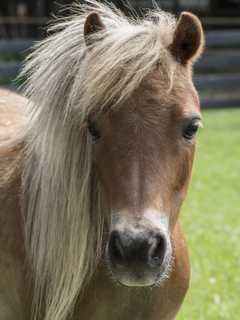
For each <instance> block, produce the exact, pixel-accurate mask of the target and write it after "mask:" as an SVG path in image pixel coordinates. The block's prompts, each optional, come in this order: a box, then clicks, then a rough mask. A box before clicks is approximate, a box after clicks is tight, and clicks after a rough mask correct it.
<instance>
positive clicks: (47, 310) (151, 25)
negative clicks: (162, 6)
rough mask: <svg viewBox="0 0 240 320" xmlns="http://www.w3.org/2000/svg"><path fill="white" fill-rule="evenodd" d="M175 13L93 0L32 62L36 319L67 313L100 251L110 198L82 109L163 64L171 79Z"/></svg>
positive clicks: (29, 213) (27, 205)
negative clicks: (89, 36) (87, 26)
mask: <svg viewBox="0 0 240 320" xmlns="http://www.w3.org/2000/svg"><path fill="white" fill-rule="evenodd" d="M92 11H95V12H98V13H99V14H100V15H101V17H102V19H103V21H104V24H105V25H106V31H102V32H98V33H97V34H95V35H94V42H93V43H94V44H93V45H92V46H91V47H90V48H87V47H86V44H85V41H84V36H83V28H84V22H85V20H86V17H87V15H88V14H89V13H90V12H92ZM175 27H176V22H175V18H174V17H172V16H171V15H169V14H166V13H164V12H162V11H160V10H158V9H157V10H155V11H154V12H152V13H149V14H148V16H146V17H145V19H144V20H142V21H140V20H139V19H138V18H137V19H135V20H132V19H130V18H127V17H125V16H124V15H123V14H122V13H121V12H119V11H118V10H117V9H116V8H115V7H114V6H112V5H107V4H100V3H98V2H96V1H87V2H86V3H85V4H84V5H75V6H74V8H73V15H72V17H71V18H67V19H60V20H59V21H58V22H57V23H56V24H54V25H53V26H51V27H50V29H49V32H50V33H51V35H50V36H49V37H48V38H47V39H46V40H44V41H42V42H40V43H39V44H38V45H37V46H36V48H35V50H34V51H33V53H32V54H31V55H30V57H29V58H28V61H27V62H26V65H25V68H24V71H23V76H24V77H25V78H27V81H26V84H25V87H26V90H25V95H26V96H27V97H28V98H29V100H30V101H31V103H30V104H29V114H28V128H27V138H26V149H25V154H26V159H25V170H24V173H23V199H24V203H23V211H24V214H26V216H25V224H26V230H25V231H26V248H27V250H28V252H29V256H30V257H31V262H32V265H33V272H34V301H33V305H34V306H33V308H34V314H35V318H36V319H45V320H65V319H67V318H68V317H69V316H70V315H71V312H72V311H73V309H74V305H75V303H76V300H77V298H78V296H79V294H80V292H81V291H82V290H83V288H84V286H85V284H86V283H87V281H88V280H89V278H90V277H91V275H92V273H93V271H94V269H95V268H96V265H97V262H98V260H99V257H100V256H101V254H102V247H103V245H102V241H103V229H104V224H105V219H104V216H106V214H107V206H106V203H105V201H104V197H103V192H102V190H101V186H100V185H99V183H98V180H97V177H96V174H95V171H94V166H93V162H92V140H91V137H90V136H89V133H88V130H87V126H86V118H87V116H88V115H89V114H90V113H91V112H93V111H94V112H100V111H102V110H104V109H105V108H107V107H108V106H111V107H115V106H118V105H120V104H122V103H124V101H125V99H126V98H127V97H129V96H130V95H131V94H132V93H133V92H134V90H135V89H136V88H137V87H138V86H139V84H140V83H141V82H142V81H143V79H144V78H145V77H146V76H147V75H148V74H149V72H150V71H151V70H152V69H153V68H154V67H155V66H156V64H158V65H159V64H160V65H161V68H159V70H160V72H161V71H162V74H163V77H164V78H165V79H169V78H170V75H171V74H172V72H173V70H172V66H173V65H174V62H173V59H172V58H171V56H170V54H169V53H168V50H167V49H166V48H167V47H168V46H169V45H170V43H171V41H172V39H173V33H174V30H175Z"/></svg>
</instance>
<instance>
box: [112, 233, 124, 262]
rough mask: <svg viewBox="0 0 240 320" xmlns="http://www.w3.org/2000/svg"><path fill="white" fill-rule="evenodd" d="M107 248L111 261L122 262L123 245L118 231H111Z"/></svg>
mask: <svg viewBox="0 0 240 320" xmlns="http://www.w3.org/2000/svg"><path fill="white" fill-rule="evenodd" d="M108 250H109V256H110V259H111V261H112V262H114V263H115V264H123V263H124V260H125V257H124V252H123V245H122V242H121V237H120V234H119V232H118V231H113V232H112V233H111V236H110V240H109V245H108Z"/></svg>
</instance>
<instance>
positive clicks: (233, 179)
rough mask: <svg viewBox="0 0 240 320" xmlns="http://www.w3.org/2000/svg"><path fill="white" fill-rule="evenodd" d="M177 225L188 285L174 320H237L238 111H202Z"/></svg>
mask: <svg viewBox="0 0 240 320" xmlns="http://www.w3.org/2000/svg"><path fill="white" fill-rule="evenodd" d="M203 117H204V129H203V130H202V131H201V132H200V134H199V142H198V151H197V157H196V162H195V167H194V174H193V180H192V185H191V188H190V192H189V194H188V199H187V201H186V203H185V205H184V208H183V210H182V220H183V224H184V228H185V234H186V236H187V239H188V244H189V249H190V257H191V265H192V281H191V288H190V290H189V292H188V295H187V297H186V300H185V303H184V305H183V308H182V310H181V312H180V314H179V316H178V318H177V319H178V320H220V319H224V320H228V319H229V320H238V319H240V109H239V110H237V109H235V110H224V111H222V110H220V111H205V112H204V113H203Z"/></svg>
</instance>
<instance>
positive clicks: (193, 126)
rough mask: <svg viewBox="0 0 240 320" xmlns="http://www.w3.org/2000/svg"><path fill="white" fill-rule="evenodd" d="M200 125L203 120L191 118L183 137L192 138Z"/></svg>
mask: <svg viewBox="0 0 240 320" xmlns="http://www.w3.org/2000/svg"><path fill="white" fill-rule="evenodd" d="M200 127H201V122H200V120H199V119H193V120H191V122H190V123H189V124H188V125H187V126H186V127H185V128H184V130H183V137H184V138H185V139H186V140H192V139H193V137H194V136H195V135H196V133H197V131H198V129H199V128H200Z"/></svg>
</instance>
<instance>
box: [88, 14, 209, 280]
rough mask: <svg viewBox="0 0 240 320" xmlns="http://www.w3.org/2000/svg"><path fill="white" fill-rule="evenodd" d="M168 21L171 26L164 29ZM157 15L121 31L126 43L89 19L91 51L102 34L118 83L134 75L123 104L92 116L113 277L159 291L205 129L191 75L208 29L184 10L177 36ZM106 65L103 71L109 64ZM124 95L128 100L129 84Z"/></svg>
mask: <svg viewBox="0 0 240 320" xmlns="http://www.w3.org/2000/svg"><path fill="white" fill-rule="evenodd" d="M163 17H164V18H165V19H166V18H167V19H166V20H165V23H166V24H167V25H166V24H165V25H158V21H160V20H161V19H162V18H163ZM155 18H158V19H156V20H155V21H156V22H155V23H154V22H152V23H151V22H150V21H148V22H147V23H146V24H145V25H144V26H143V25H136V26H128V27H129V30H128V29H127V27H126V26H124V27H122V28H119V30H117V31H116V32H117V33H119V44H118V41H116V40H117V39H116V38H115V35H114V37H113V35H112V34H108V29H107V26H105V25H104V22H103V21H102V19H101V17H100V16H99V15H98V14H97V13H91V14H90V15H89V16H88V17H87V20H86V22H85V39H86V44H87V45H89V52H88V54H89V55H90V56H91V55H92V56H93V57H95V56H96V57H98V52H99V50H101V49H100V48H101V44H100V43H96V44H95V46H94V41H95V39H94V34H95V33H96V32H102V36H103V41H104V37H106V39H108V38H109V40H108V46H107V47H106V48H105V50H106V52H108V54H106V57H104V58H105V59H106V67H107V64H108V62H109V60H111V68H113V66H114V68H116V70H118V78H116V79H114V80H113V82H112V85H113V86H114V85H116V86H117V85H118V81H119V82H121V81H123V80H122V78H121V73H122V74H125V73H126V74H127V73H128V72H129V74H131V78H129V79H128V80H127V81H126V87H128V86H129V85H130V84H131V86H133V87H134V89H133V90H131V93H130V94H128V96H126V97H124V98H123V99H122V101H118V103H117V107H116V104H114V108H113V107H112V106H111V104H110V105H109V106H108V107H107V110H105V112H101V113H100V114H99V113H98V111H97V110H92V113H90V114H89V117H88V129H89V132H90V134H91V136H92V139H93V154H94V158H93V162H94V166H95V167H96V170H97V174H98V177H99V180H100V181H101V184H102V186H103V188H104V190H105V194H106V198H107V202H108V205H109V207H110V213H109V215H110V232H109V238H108V244H107V249H106V256H107V262H108V266H109V268H110V271H111V273H112V275H113V277H114V278H115V279H116V280H117V281H119V282H120V283H121V284H124V285H126V286H152V285H156V284H159V283H161V282H162V280H164V279H165V278H166V277H167V276H168V272H169V270H170V266H171V261H172V252H173V248H172V244H171V234H172V231H173V229H174V226H175V224H176V221H177V219H178V214H179V210H180V206H181V204H182V201H183V199H184V198H185V195H186V190H187V185H188V182H189V178H190V175H191V169H192V162H193V156H194V145H195V135H196V132H197V130H198V128H199V126H200V125H201V116H200V111H199V110H200V108H199V100H198V95H197V93H196V90H195V88H194V86H193V84H192V80H191V72H190V67H191V62H192V61H193V60H194V59H195V58H196V57H197V56H198V55H199V53H200V51H201V48H202V42H203V37H202V28H201V24H200V22H199V20H198V19H197V18H196V17H195V16H193V15H192V14H190V13H182V14H181V16H180V18H179V20H178V22H177V24H176V26H174V24H172V25H171V32H170V30H169V29H167V28H169V27H170V25H169V23H173V20H172V18H171V17H169V16H168V17H166V15H165V14H163V13H160V14H159V15H158V14H156V15H155ZM132 29H133V30H134V32H133V30H132ZM161 29H162V30H161ZM131 31H132V32H131ZM128 32H129V33H128ZM164 32H166V34H165V35H164ZM164 36H165V37H164ZM122 39H124V40H125V41H122V43H121V40H122ZM98 41H100V42H101V39H100V40H99V39H98ZM112 50H114V51H113V52H112ZM117 53H118V54H117ZM99 56H101V55H99ZM99 63H100V65H101V63H102V65H101V66H102V67H103V66H104V61H101V60H100V62H99ZM145 69H148V72H146V74H145V72H144V71H143V70H145ZM108 72H109V73H108ZM114 72H116V71H115V70H114V69H113V70H107V69H106V77H108V78H109V79H112V77H113V76H114ZM141 72H143V73H144V77H142V79H141V81H139V83H137V79H134V78H135V77H136V78H137V77H138V74H140V76H141ZM96 77H98V73H97V74H96ZM124 80H125V79H124ZM115 81H116V82H115ZM102 82H103V83H102V85H103V86H104V79H102ZM99 85H100V84H99ZM97 88H98V87H97ZM96 90H97V89H96ZM122 90H123V91H122V92H121V93H120V94H121V95H123V94H124V90H125V87H124V86H123V87H122ZM100 104H101V101H100Z"/></svg>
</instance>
